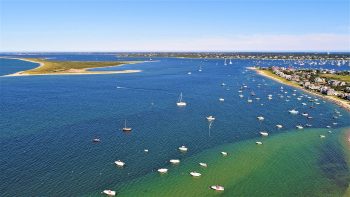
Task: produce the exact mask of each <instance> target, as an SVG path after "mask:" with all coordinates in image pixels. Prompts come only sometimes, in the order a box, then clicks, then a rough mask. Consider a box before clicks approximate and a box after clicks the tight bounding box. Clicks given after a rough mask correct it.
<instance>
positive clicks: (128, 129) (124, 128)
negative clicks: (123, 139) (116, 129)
mask: <svg viewBox="0 0 350 197" xmlns="http://www.w3.org/2000/svg"><path fill="white" fill-rule="evenodd" d="M131 130H132V128H131V127H127V126H126V120H125V121H124V127H123V131H125V132H128V131H131Z"/></svg>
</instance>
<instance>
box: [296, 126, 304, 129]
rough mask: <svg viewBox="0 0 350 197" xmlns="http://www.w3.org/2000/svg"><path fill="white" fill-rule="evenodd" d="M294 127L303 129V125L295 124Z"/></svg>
mask: <svg viewBox="0 0 350 197" xmlns="http://www.w3.org/2000/svg"><path fill="white" fill-rule="evenodd" d="M296 128H297V129H303V128H304V127H303V126H301V125H297V126H296Z"/></svg>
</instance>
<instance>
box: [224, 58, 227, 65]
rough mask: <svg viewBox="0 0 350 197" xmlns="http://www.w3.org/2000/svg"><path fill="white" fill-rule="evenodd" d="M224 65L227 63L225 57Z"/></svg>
mask: <svg viewBox="0 0 350 197" xmlns="http://www.w3.org/2000/svg"><path fill="white" fill-rule="evenodd" d="M224 65H225V66H227V63H226V58H225V62H224Z"/></svg>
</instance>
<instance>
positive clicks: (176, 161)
mask: <svg viewBox="0 0 350 197" xmlns="http://www.w3.org/2000/svg"><path fill="white" fill-rule="evenodd" d="M169 162H170V163H172V164H179V163H180V160H179V159H170V161H169Z"/></svg>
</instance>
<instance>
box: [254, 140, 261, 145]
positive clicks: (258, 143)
mask: <svg viewBox="0 0 350 197" xmlns="http://www.w3.org/2000/svg"><path fill="white" fill-rule="evenodd" d="M255 144H257V145H262V144H263V143H262V142H260V141H257V142H255Z"/></svg>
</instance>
